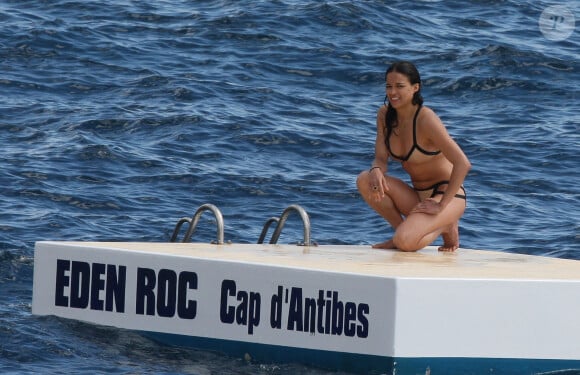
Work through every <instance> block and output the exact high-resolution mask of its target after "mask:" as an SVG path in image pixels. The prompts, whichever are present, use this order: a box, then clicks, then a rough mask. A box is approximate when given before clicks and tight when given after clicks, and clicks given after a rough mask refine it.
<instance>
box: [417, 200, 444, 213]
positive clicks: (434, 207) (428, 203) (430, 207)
mask: <svg viewBox="0 0 580 375" xmlns="http://www.w3.org/2000/svg"><path fill="white" fill-rule="evenodd" d="M439 212H441V205H440V204H439V202H437V200H435V199H433V198H427V199H425V200H424V201H422V202H419V203H418V204H417V205H416V206H415V207H413V209H412V210H411V213H412V214H414V213H421V214H428V215H437V214H438V213H439Z"/></svg>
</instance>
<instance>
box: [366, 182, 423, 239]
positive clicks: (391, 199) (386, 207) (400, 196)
mask: <svg viewBox="0 0 580 375" xmlns="http://www.w3.org/2000/svg"><path fill="white" fill-rule="evenodd" d="M385 178H386V180H387V184H388V186H389V190H388V191H387V192H386V194H385V196H384V197H383V198H382V199H380V200H376V199H375V197H376V194H377V193H376V192H375V191H374V190H373V189H372V187H371V184H370V179H369V172H368V171H363V172H361V173H360V174H359V175H358V178H357V187H358V191H359V192H360V194H361V196H362V197H363V199H364V200H365V202H367V204H368V205H369V206H370V207H371V208H372V209H374V210H375V211H376V212H377V213H378V214H379V215H381V216H382V217H383V218H384V219H385V220H387V221H388V222H389V224H391V226H392V227H393V229H395V230H396V229H397V228H398V227H399V225H401V224H402V223H403V221H404V218H403V216H406V215H408V214H409V212H411V210H412V209H413V207H415V205H416V204H417V203H419V196H418V195H417V193H416V192H415V191H414V190H413V189H412V188H411V187H410V186H409V185H407V184H406V183H404V182H403V181H401V180H400V179H398V178H395V177H391V176H385ZM373 247H375V248H383V249H392V248H394V247H395V245H394V243H393V240H387V241H385V242H383V243H380V244H376V245H374V246H373Z"/></svg>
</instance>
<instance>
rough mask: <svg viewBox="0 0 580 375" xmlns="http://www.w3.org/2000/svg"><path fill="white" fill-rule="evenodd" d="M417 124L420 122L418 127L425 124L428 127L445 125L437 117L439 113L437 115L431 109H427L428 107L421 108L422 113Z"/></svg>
mask: <svg viewBox="0 0 580 375" xmlns="http://www.w3.org/2000/svg"><path fill="white" fill-rule="evenodd" d="M417 122H418V125H419V124H425V125H428V126H429V125H443V123H442V122H441V119H440V118H439V116H437V113H435V111H434V110H433V109H431V108H430V107H427V106H422V107H421V112H420V113H419V115H418V116H417Z"/></svg>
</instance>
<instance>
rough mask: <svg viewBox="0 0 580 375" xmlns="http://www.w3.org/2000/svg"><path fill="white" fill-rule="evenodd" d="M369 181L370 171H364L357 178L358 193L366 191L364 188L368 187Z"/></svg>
mask: <svg viewBox="0 0 580 375" xmlns="http://www.w3.org/2000/svg"><path fill="white" fill-rule="evenodd" d="M368 180H369V172H368V171H362V172H361V173H359V175H358V177H357V178H356V187H357V189H358V191H360V192H361V193H362V192H363V191H364V186H365V185H368Z"/></svg>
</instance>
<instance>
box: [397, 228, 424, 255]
mask: <svg viewBox="0 0 580 375" xmlns="http://www.w3.org/2000/svg"><path fill="white" fill-rule="evenodd" d="M420 242H421V237H420V235H419V233H418V232H417V231H415V230H413V228H409V226H408V225H405V223H402V224H401V225H399V227H398V228H397V230H396V231H395V234H394V236H393V243H394V245H395V247H396V248H397V249H399V250H401V251H417V250H420V249H421V248H422V246H421V244H420Z"/></svg>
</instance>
